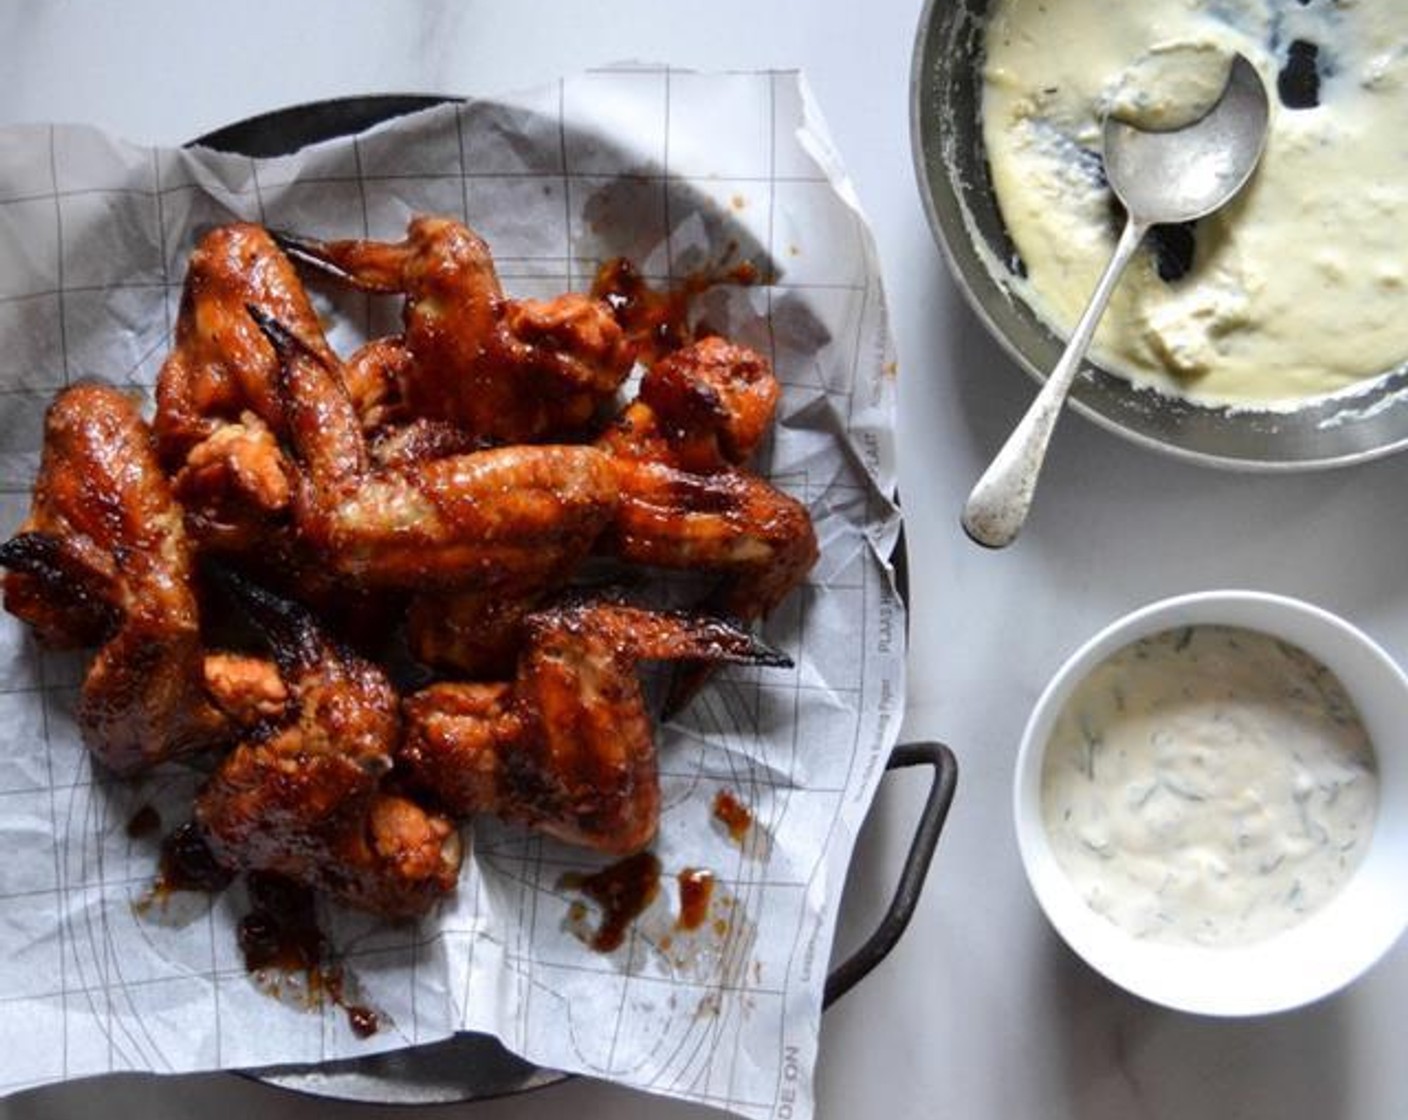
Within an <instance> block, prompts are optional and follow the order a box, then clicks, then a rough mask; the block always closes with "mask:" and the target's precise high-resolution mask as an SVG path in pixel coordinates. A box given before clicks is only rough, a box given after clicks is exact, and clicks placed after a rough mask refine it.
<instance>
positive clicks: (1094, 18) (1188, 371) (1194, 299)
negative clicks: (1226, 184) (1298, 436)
mask: <svg viewBox="0 0 1408 1120" xmlns="http://www.w3.org/2000/svg"><path fill="white" fill-rule="evenodd" d="M990 12H991V14H990V16H989V20H988V25H987V33H986V46H987V56H986V64H985V68H984V80H985V84H984V92H983V126H984V144H985V146H986V148H987V153H988V157H989V160H990V163H991V167H992V180H993V188H994V190H995V192H996V195H997V200H998V204H999V206H1000V208H1001V211H1002V215H1003V219H1004V221H1005V223H1006V226H1007V228H1008V231H1009V233H1010V234H1011V237H1012V240H1013V243H1014V245H1015V247H1016V250H1017V253H1018V255H1019V256H1020V259H1021V261H1022V267H1023V269H1024V271H1025V276H1011V277H1008V278H1006V279H1005V282H1006V283H1007V284H1008V286H1010V287H1012V288H1014V289H1015V290H1016V291H1017V292H1018V293H1019V294H1021V296H1022V297H1023V298H1024V299H1025V300H1026V301H1027V302H1028V303H1029V304H1031V305H1032V306H1033V307H1034V308H1035V309H1036V310H1038V311H1039V312H1040V313H1041V314H1042V315H1044V316H1045V317H1046V318H1047V319H1048V320H1049V321H1050V322H1051V323H1052V324H1053V325H1054V326H1055V327H1056V328H1057V329H1059V330H1061V331H1063V332H1066V333H1069V331H1070V330H1071V328H1072V327H1073V325H1074V324H1075V322H1076V320H1077V318H1078V317H1079V316H1080V313H1081V311H1082V310H1083V309H1084V307H1085V305H1086V303H1087V302H1088V301H1089V299H1090V294H1091V292H1093V291H1094V289H1095V284H1096V280H1097V278H1098V277H1099V275H1100V272H1101V270H1102V269H1103V268H1104V266H1105V264H1106V262H1107V261H1108V260H1109V259H1110V255H1111V253H1112V252H1113V250H1114V246H1115V238H1116V236H1117V235H1118V232H1119V223H1118V220H1117V218H1116V214H1117V210H1116V208H1115V206H1114V204H1113V203H1112V201H1111V194H1110V190H1109V188H1108V186H1107V185H1106V184H1105V182H1104V178H1103V175H1102V173H1101V166H1100V157H1099V154H1098V153H1099V149H1100V143H1101V122H1102V119H1103V117H1104V116H1105V114H1106V113H1107V112H1113V113H1115V114H1116V115H1119V116H1121V117H1124V118H1131V117H1132V118H1133V119H1135V120H1137V121H1140V122H1141V123H1143V124H1147V125H1151V126H1155V127H1164V126H1168V125H1172V124H1177V123H1181V122H1180V120H1179V118H1178V111H1179V110H1180V109H1181V108H1184V107H1185V106H1184V102H1185V101H1186V102H1188V103H1189V104H1190V105H1191V106H1192V108H1194V109H1196V108H1199V107H1205V106H1206V104H1207V102H1208V99H1209V97H1210V95H1211V93H1212V91H1213V90H1215V89H1217V88H1219V87H1220V81H1221V78H1222V76H1223V75H1225V73H1226V60H1227V59H1228V58H1229V57H1230V55H1231V53H1232V52H1234V51H1240V52H1241V53H1243V54H1245V55H1246V56H1247V57H1248V58H1249V59H1251V61H1252V62H1253V64H1254V65H1255V66H1256V67H1257V68H1258V70H1259V71H1260V73H1261V75H1262V77H1263V78H1264V79H1265V81H1266V83H1267V86H1268V88H1269V90H1270V91H1271V96H1272V105H1271V125H1270V134H1269V138H1268V141H1267V147H1266V154H1265V156H1264V158H1263V160H1262V162H1261V165H1260V167H1259V168H1258V170H1257V172H1256V174H1255V176H1254V177H1253V179H1252V181H1251V183H1250V184H1249V185H1248V187H1247V189H1246V190H1244V191H1243V192H1242V194H1240V195H1239V196H1238V197H1237V199H1236V200H1234V201H1233V203H1232V204H1231V205H1229V206H1228V207H1226V208H1224V209H1223V210H1221V211H1219V212H1218V213H1217V214H1216V215H1214V216H1212V217H1210V218H1206V219H1203V220H1201V221H1199V222H1198V223H1197V225H1196V229H1195V235H1194V237H1193V239H1192V240H1191V242H1190V241H1189V240H1188V239H1187V237H1186V234H1185V235H1183V246H1184V249H1185V252H1184V253H1182V254H1179V253H1172V252H1171V251H1170V253H1171V257H1172V258H1173V259H1177V258H1179V257H1180V256H1185V257H1186V247H1187V246H1188V245H1189V244H1191V245H1192V248H1193V253H1192V266H1191V269H1190V270H1189V271H1187V272H1186V274H1183V275H1181V276H1177V267H1176V266H1169V265H1168V264H1167V262H1166V264H1165V271H1166V272H1167V273H1168V274H1169V275H1170V276H1177V278H1174V279H1169V280H1165V279H1162V278H1161V277H1160V276H1159V273H1158V269H1157V267H1156V260H1155V257H1154V256H1153V255H1152V254H1141V256H1140V259H1137V260H1136V261H1135V262H1134V263H1133V265H1132V266H1131V268H1130V269H1129V271H1128V272H1127V273H1126V274H1125V277H1124V279H1123V280H1122V281H1121V283H1120V286H1119V288H1118V289H1117V290H1116V292H1115V296H1114V299H1113V301H1112V302H1111V305H1110V308H1109V310H1108V311H1107V312H1106V314H1105V317H1104V319H1103V320H1102V322H1101V326H1100V330H1099V333H1098V334H1097V335H1096V346H1095V350H1096V355H1097V357H1098V358H1099V359H1100V361H1101V364H1103V365H1104V366H1105V367H1106V368H1108V369H1110V370H1111V371H1113V372H1116V373H1121V374H1123V375H1124V376H1126V377H1128V378H1130V379H1131V380H1132V381H1134V382H1135V383H1136V384H1138V385H1146V386H1152V387H1154V388H1156V389H1159V390H1161V391H1164V392H1168V393H1172V394H1175V395H1180V396H1185V397H1187V398H1189V399H1191V400H1195V401H1199V402H1201V403H1205V404H1219V403H1232V404H1242V405H1252V406H1256V407H1272V406H1275V407H1278V408H1289V407H1293V406H1294V404H1295V402H1298V401H1303V400H1305V399H1307V398H1311V397H1315V396H1323V395H1325V394H1327V393H1332V392H1336V391H1339V390H1342V389H1345V388H1347V387H1349V386H1353V385H1356V384H1358V383H1359V382H1361V381H1363V380H1365V379H1368V378H1373V377H1375V376H1377V375H1379V374H1381V373H1383V372H1384V371H1386V370H1390V369H1392V368H1394V367H1396V366H1398V365H1399V364H1400V363H1402V362H1403V361H1404V360H1405V359H1408V315H1405V314H1404V306H1405V298H1408V129H1405V127H1404V122H1405V121H1408V3H1405V2H1404V0H1373V2H1369V0H1363V2H1354V0H1337V2H1330V0H1314V2H1305V0H1125V2H1123V3H1108V2H1106V0H994V2H993V3H992V5H991V7H990ZM1288 75H1299V76H1300V78H1303V79H1304V80H1305V82H1309V83H1312V84H1314V85H1318V89H1315V90H1314V97H1313V98H1311V97H1309V96H1308V95H1307V90H1306V89H1305V88H1302V86H1304V82H1302V84H1301V86H1297V85H1296V82H1295V81H1291V80H1290V78H1288ZM1288 83H1289V85H1288ZM1281 87H1286V88H1281ZM1311 101H1313V102H1314V103H1313V104H1310V103H1309V102H1311Z"/></svg>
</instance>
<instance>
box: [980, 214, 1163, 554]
mask: <svg viewBox="0 0 1408 1120" xmlns="http://www.w3.org/2000/svg"><path fill="white" fill-rule="evenodd" d="M1148 231H1149V223H1148V222H1143V221H1136V220H1135V219H1134V218H1132V217H1131V218H1130V219H1129V221H1127V222H1126V223H1125V227H1124V232H1123V233H1122V234H1120V240H1119V244H1118V245H1116V246H1115V252H1114V255H1113V256H1112V257H1111V258H1110V263H1109V264H1107V265H1106V266H1105V271H1104V273H1103V274H1102V275H1101V277H1100V282H1099V283H1098V284H1096V285H1095V292H1094V294H1093V295H1091V297H1090V303H1089V305H1088V306H1087V307H1086V309H1085V313H1084V314H1083V315H1081V317H1080V322H1078V323H1077V324H1076V329H1075V330H1074V331H1073V332H1072V333H1071V338H1070V341H1069V342H1067V343H1066V350H1065V353H1063V354H1062V355H1061V360H1060V361H1059V362H1057V363H1056V368H1055V369H1053V370H1052V371H1051V374H1050V376H1049V377H1047V379H1046V384H1044V385H1043V386H1042V387H1041V392H1040V393H1038V394H1037V396H1036V400H1034V401H1032V403H1031V407H1029V408H1028V409H1027V412H1026V415H1025V416H1023V417H1022V419H1021V422H1020V423H1018V425H1017V426H1016V427H1015V428H1014V429H1012V434H1011V435H1010V436H1008V437H1007V442H1006V443H1004V444H1003V445H1002V450H1001V451H999V452H998V453H997V455H996V457H994V459H993V461H992V462H991V463H990V464H989V465H988V469H987V470H986V471H984V472H983V476H982V477H981V478H980V479H978V482H977V484H976V485H975V486H974V487H973V492H972V493H971V494H969V495H968V501H967V503H966V504H965V505H964V507H963V528H964V531H965V532H967V534H968V535H969V536H970V537H972V538H973V540H974V541H975V542H977V543H978V544H980V545H984V546H985V547H987V548H1006V547H1007V546H1008V545H1009V544H1011V543H1012V542H1013V541H1014V540H1016V538H1017V534H1018V533H1019V532H1021V529H1022V526H1023V524H1025V523H1026V520H1027V511H1028V510H1029V509H1031V504H1032V495H1033V494H1034V493H1035V492H1036V480H1037V476H1038V475H1039V474H1040V473H1041V464H1042V460H1043V459H1045V458H1046V447H1047V444H1049V443H1050V442H1051V433H1052V431H1053V430H1055V427H1056V420H1057V418H1058V417H1059V416H1060V415H1061V408H1062V406H1063V405H1064V404H1065V401H1066V394H1067V393H1069V392H1070V389H1071V385H1072V384H1073V383H1074V381H1075V377H1076V373H1077V372H1079V370H1080V366H1081V362H1082V361H1083V360H1084V358H1085V352H1086V351H1087V350H1088V349H1089V348H1090V340H1091V338H1093V337H1094V335H1095V328H1096V326H1097V325H1099V322H1100V316H1101V315H1103V314H1104V313H1105V306H1106V305H1107V304H1108V303H1109V302H1110V296H1111V294H1112V293H1113V292H1114V290H1115V285H1116V284H1117V283H1118V282H1119V279H1120V276H1121V275H1122V274H1123V273H1124V270H1125V266H1126V265H1128V264H1129V261H1130V258H1132V257H1133V256H1134V251H1135V250H1136V249H1138V248H1139V243H1140V242H1141V241H1143V240H1144V235H1145V234H1146V233H1147V232H1148Z"/></svg>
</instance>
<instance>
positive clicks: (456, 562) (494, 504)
mask: <svg viewBox="0 0 1408 1120" xmlns="http://www.w3.org/2000/svg"><path fill="white" fill-rule="evenodd" d="M250 314H251V315H253V316H255V317H256V318H258V319H259V320H260V323H261V325H262V328H263V329H264V331H265V332H266V333H267V334H268V336H269V338H270V339H271V340H273V341H274V343H275V345H276V347H277V349H278V351H279V354H280V358H281V364H280V374H279V384H280V387H281V395H282V400H283V405H284V409H285V413H286V415H287V418H288V423H289V429H290V442H291V445H292V448H293V451H294V455H295V457H296V459H297V460H298V466H299V468H300V469H299V470H298V472H297V488H296V490H295V494H294V499H293V501H294V517H295V522H296V525H297V529H298V533H299V536H300V538H301V540H303V541H304V542H305V543H306V544H308V545H309V546H310V547H312V548H313V549H314V550H316V551H317V552H318V553H319V554H320V555H322V556H323V557H325V558H326V561H327V563H328V565H329V566H330V567H331V568H332V569H333V570H335V571H337V572H339V573H340V574H341V575H343V576H344V577H346V578H348V579H350V580H351V581H353V582H354V583H355V584H357V585H360V586H376V587H423V588H441V589H445V588H455V587H484V586H493V585H497V584H500V583H505V582H521V581H523V580H525V579H528V580H531V579H534V578H537V577H538V575H539V574H541V575H544V576H546V575H547V574H550V573H553V572H557V571H559V570H560V568H561V566H562V565H563V563H564V561H565V560H566V559H570V558H572V557H580V556H581V555H583V554H585V552H586V551H587V550H588V549H589V548H590V547H591V545H592V543H593V542H594V541H595V539H596V538H597V536H598V535H599V534H600V532H601V530H602V528H603V526H604V525H605V524H606V522H607V521H608V520H609V519H610V517H611V515H612V513H613V511H614V510H615V508H616V501H617V480H616V472H615V469H614V465H613V462H612V460H611V457H610V456H608V455H606V454H605V453H603V452H601V451H599V450H596V449H594V448H591V447H584V446H550V445H529V446H514V447H501V448H494V449H490V450H487V451H480V452H476V453H473V454H468V455H457V456H453V457H450V458H446V459H432V460H429V461H413V462H410V463H408V464H406V465H404V466H400V467H390V468H382V469H374V468H373V466H372V464H371V461H370V457H369V453H368V448H367V444H366V439H365V436H364V434H363V432H362V430H361V428H360V426H359V424H358V422H357V417H356V414H355V412H354V410H353V408H352V405H351V402H350V400H349V398H348V396H347V392H346V389H345V387H344V386H343V384H342V382H341V380H340V378H339V377H338V376H337V372H336V370H335V368H332V367H329V366H328V364H327V363H326V362H325V361H324V360H323V359H322V357H321V355H319V354H318V353H317V351H316V350H315V349H314V348H312V347H308V346H305V345H303V342H302V340H301V339H298V338H297V337H295V336H294V335H293V334H291V333H290V332H289V331H287V330H286V329H285V328H284V327H283V326H282V325H281V324H278V323H276V322H273V321H272V320H269V319H268V318H267V317H265V316H264V315H263V314H262V313H261V312H260V311H259V309H258V308H253V307H252V308H251V309H250Z"/></svg>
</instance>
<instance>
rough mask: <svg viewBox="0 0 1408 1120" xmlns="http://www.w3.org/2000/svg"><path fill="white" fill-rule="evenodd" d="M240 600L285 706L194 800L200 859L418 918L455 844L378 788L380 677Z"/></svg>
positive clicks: (430, 816) (391, 709) (382, 753)
mask: <svg viewBox="0 0 1408 1120" xmlns="http://www.w3.org/2000/svg"><path fill="white" fill-rule="evenodd" d="M242 595H243V597H244V598H245V600H246V602H247V604H248V605H249V607H250V609H251V613H253V614H254V616H255V617H256V619H257V621H258V622H259V624H260V625H261V626H262V627H263V628H264V629H265V630H266V631H267V632H268V633H269V635H270V639H271V642H272V645H273V650H274V657H275V663H276V665H277V669H278V675H279V678H280V680H281V681H282V682H283V684H284V686H285V696H284V697H283V700H282V703H272V704H271V705H270V706H269V707H267V708H265V709H263V713H267V719H266V722H263V723H255V724H254V727H255V731H254V733H251V734H249V735H248V736H247V737H246V738H245V740H244V741H243V742H241V743H240V744H239V745H238V746H237V747H236V748H235V749H234V751H233V752H231V754H230V755H229V756H228V757H227V758H226V759H225V760H224V761H223V762H222V763H221V764H220V767H219V768H218V769H217V770H216V771H215V773H214V775H213V776H212V777H211V778H210V780H209V781H208V782H207V783H206V785H205V786H204V788H203V789H202V790H201V792H200V794H199V796H198V798H197V800H196V820H197V822H198V823H199V825H200V827H201V830H202V832H203V833H204V835H205V837H206V840H207V843H208V844H209V846H210V849H211V851H212V852H213V853H214V855H215V857H216V859H217V860H219V861H220V863H222V864H223V865H225V866H226V867H229V868H230V869H232V870H240V871H252V870H257V871H273V872H277V873H279V874H281V875H284V876H287V877H288V878H290V879H293V880H295V881H297V882H300V883H303V884H304V885H306V886H310V887H315V888H317V889H320V890H323V891H326V892H327V893H329V894H331V895H333V896H334V897H336V898H340V899H342V900H343V901H345V902H347V903H349V904H351V905H353V906H356V907H358V908H360V909H364V910H369V911H372V912H374V913H378V914H384V915H387V916H390V917H397V918H409V917H416V916H418V915H420V914H423V913H425V912H426V911H427V910H428V909H429V908H430V907H431V906H432V905H433V904H434V903H435V901H436V900H437V899H439V898H441V897H443V896H444V895H445V894H447V893H449V892H450V891H451V890H453V889H454V886H455V881H456V879H457V877H458V873H459V864H460V843H459V837H458V834H457V833H456V831H455V829H454V826H453V824H452V823H451V822H450V821H449V820H448V819H446V818H445V817H443V816H441V815H439V814H436V813H430V812H427V811H426V810H425V809H423V808H421V807H420V806H419V805H418V804H416V803H415V802H414V801H412V800H410V799H409V798H406V797H403V796H399V795H397V794H394V793H391V792H388V791H387V790H385V789H383V779H384V778H385V776H386V775H387V773H388V772H389V771H390V770H391V766H392V758H393V755H394V752H395V750H396V748H397V745H398V743H399V739H400V733H401V723H400V715H399V711H398V697H397V695H396V693H395V691H394V690H393V689H392V687H391V684H390V682H389V681H388V680H387V678H386V675H385V674H384V673H383V672H382V671H381V670H380V669H378V668H377V667H376V666H374V665H372V664H371V663H369V662H367V661H364V660H362V659H361V658H358V657H356V656H354V655H352V654H350V653H348V652H347V651H346V650H344V649H342V648H340V647H338V646H337V645H335V644H334V643H332V642H330V641H329V640H328V639H327V638H326V637H325V636H324V635H323V634H322V633H321V631H320V630H319V629H318V627H317V626H316V624H315V623H314V622H313V620H312V618H311V616H310V615H308V614H307V612H305V611H304V610H302V609H301V608H299V607H297V606H295V605H293V604H290V603H285V602H282V601H280V600H277V599H275V598H274V597H273V596H270V595H268V594H267V593H266V592H263V591H261V590H259V589H258V588H255V587H251V586H245V587H244V590H243V592H242ZM250 671H251V670H250V669H249V668H248V667H247V666H246V668H245V672H246V673H248V672H250ZM251 691H252V690H251V689H249V688H245V689H244V690H243V692H244V694H245V695H248V694H249V693H250V692H251ZM270 699H271V700H273V699H275V698H270ZM260 714H261V712H260V711H259V710H256V711H255V712H254V713H253V718H255V719H258V717H259V715H260Z"/></svg>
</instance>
